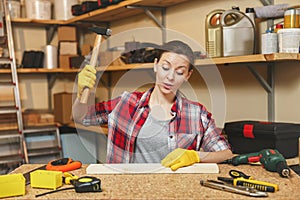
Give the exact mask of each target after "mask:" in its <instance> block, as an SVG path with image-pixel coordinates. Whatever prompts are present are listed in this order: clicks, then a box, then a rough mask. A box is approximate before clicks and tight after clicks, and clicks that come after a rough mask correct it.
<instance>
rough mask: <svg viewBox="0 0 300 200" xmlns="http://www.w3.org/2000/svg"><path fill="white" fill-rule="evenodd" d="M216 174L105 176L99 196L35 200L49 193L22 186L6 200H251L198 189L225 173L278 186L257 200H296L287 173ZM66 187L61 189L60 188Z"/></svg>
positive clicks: (223, 169) (298, 190) (295, 181)
mask: <svg viewBox="0 0 300 200" xmlns="http://www.w3.org/2000/svg"><path fill="white" fill-rule="evenodd" d="M39 166H41V165H38V164H24V165H22V166H20V167H19V168H17V169H15V170H14V171H13V172H12V173H25V172H28V171H31V170H32V169H34V168H37V167H39ZM87 166H88V165H83V166H82V168H81V169H78V170H74V171H72V172H71V173H73V174H74V175H77V176H79V177H80V176H83V175H86V173H85V171H86V167H87ZM219 169H220V173H218V174H106V175H101V174H99V175H92V176H95V177H98V178H100V179H101V187H102V190H103V191H102V192H100V193H76V192H75V190H66V191H61V192H57V193H52V194H48V195H45V196H41V197H38V198H35V195H37V194H41V193H44V192H47V191H49V190H48V189H35V188H31V186H30V185H27V186H26V194H25V195H24V196H18V197H11V198H8V199H253V198H254V197H248V196H244V195H239V194H234V193H229V192H225V191H220V190H215V189H211V188H208V187H204V186H201V185H200V180H207V179H212V180H217V177H218V176H225V177H229V175H228V172H229V171H230V170H231V169H236V170H240V171H242V172H244V173H245V174H247V175H251V176H253V177H254V178H255V179H257V180H261V181H266V182H270V183H275V184H278V185H279V191H276V192H275V193H268V194H269V196H268V197H265V198H261V199H293V200H295V199H300V177H299V176H298V175H297V174H296V173H295V172H294V171H291V176H290V177H289V178H281V177H280V176H279V174H278V173H275V172H268V171H266V170H265V169H263V168H262V167H261V166H250V165H240V166H231V165H225V164H222V165H219ZM66 187H70V186H69V185H64V186H62V187H61V188H66Z"/></svg>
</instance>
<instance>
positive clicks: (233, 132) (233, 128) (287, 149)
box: [224, 121, 300, 158]
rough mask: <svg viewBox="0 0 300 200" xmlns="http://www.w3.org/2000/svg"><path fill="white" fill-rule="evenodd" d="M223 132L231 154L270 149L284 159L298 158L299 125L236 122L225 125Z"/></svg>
mask: <svg viewBox="0 0 300 200" xmlns="http://www.w3.org/2000/svg"><path fill="white" fill-rule="evenodd" d="M224 132H225V134H226V135H227V136H228V142H229V143H230V144H231V146H232V148H233V153H237V154H244V153H252V152H257V151H260V150H262V149H266V148H272V149H277V150H278V151H279V152H280V153H281V154H282V155H283V156H284V157H285V158H293V157H296V156H298V148H299V144H298V143H299V142H298V138H299V137H300V124H293V123H282V122H277V123H275V122H259V121H236V122H228V123H225V126H224Z"/></svg>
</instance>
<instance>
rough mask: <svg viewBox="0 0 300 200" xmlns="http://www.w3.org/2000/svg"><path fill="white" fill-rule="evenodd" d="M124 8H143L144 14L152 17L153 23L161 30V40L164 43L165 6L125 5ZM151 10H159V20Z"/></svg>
mask: <svg viewBox="0 0 300 200" xmlns="http://www.w3.org/2000/svg"><path fill="white" fill-rule="evenodd" d="M126 8H130V9H143V10H144V12H145V14H146V15H147V16H148V17H149V18H150V19H152V20H153V21H154V22H155V24H156V25H157V26H158V27H159V28H160V29H161V31H162V42H163V43H165V42H166V41H167V32H166V10H167V9H166V8H163V7H155V6H126ZM151 10H159V11H160V12H161V20H159V19H157V17H156V16H155V15H154V14H153V13H152V12H151Z"/></svg>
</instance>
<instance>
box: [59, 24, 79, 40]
mask: <svg viewBox="0 0 300 200" xmlns="http://www.w3.org/2000/svg"><path fill="white" fill-rule="evenodd" d="M57 38H58V41H77V35H76V27H74V26H59V27H58V28H57Z"/></svg>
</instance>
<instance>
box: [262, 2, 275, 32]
mask: <svg viewBox="0 0 300 200" xmlns="http://www.w3.org/2000/svg"><path fill="white" fill-rule="evenodd" d="M260 2H261V3H262V4H263V5H264V6H270V5H274V0H260ZM273 26H274V19H268V21H267V30H269V29H270V28H271V29H273Z"/></svg>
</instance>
